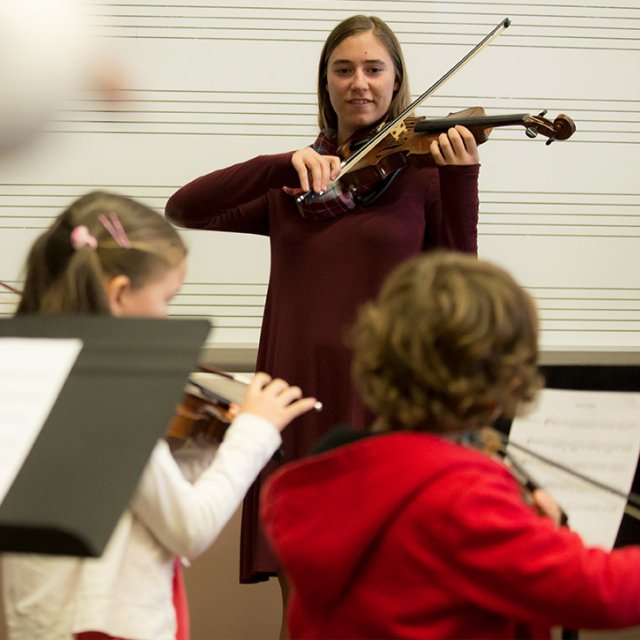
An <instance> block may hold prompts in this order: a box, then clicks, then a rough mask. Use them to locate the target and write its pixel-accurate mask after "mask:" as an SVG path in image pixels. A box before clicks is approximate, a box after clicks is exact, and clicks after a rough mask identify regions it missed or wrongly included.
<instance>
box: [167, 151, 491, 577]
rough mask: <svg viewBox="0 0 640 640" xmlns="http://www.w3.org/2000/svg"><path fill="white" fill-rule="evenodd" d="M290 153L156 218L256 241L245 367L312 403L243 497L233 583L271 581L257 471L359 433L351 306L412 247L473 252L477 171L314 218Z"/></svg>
mask: <svg viewBox="0 0 640 640" xmlns="http://www.w3.org/2000/svg"><path fill="white" fill-rule="evenodd" d="M291 156H292V153H285V154H278V155H270V156H259V157H257V158H254V159H252V160H249V161H247V162H243V163H240V164H237V165H234V166H231V167H228V168H226V169H221V170H219V171H215V172H213V173H210V174H208V175H205V176H202V177H200V178H198V179H196V180H194V181H193V182H191V183H189V184H187V185H186V186H184V187H182V188H181V189H180V190H179V191H177V192H176V193H175V194H174V195H173V196H172V197H171V198H170V200H169V202H168V203H167V207H166V214H167V217H168V218H169V219H170V220H171V221H172V222H174V223H176V224H178V225H180V226H184V227H188V228H191V229H206V230H211V231H231V232H239V233H254V234H260V235H268V236H269V238H270V243H271V272H270V276H269V287H268V291H267V299H266V305H265V310H264V318H263V323H262V332H261V336H260V345H259V348H258V358H257V362H256V370H258V371H266V372H267V373H269V374H270V375H271V376H277V377H281V378H284V379H285V380H286V381H287V382H289V383H290V384H297V385H299V386H300V387H301V388H302V390H303V392H304V394H305V395H309V396H311V395H313V396H315V397H317V398H318V399H319V400H320V401H321V402H322V403H323V405H324V408H323V410H322V411H321V412H319V413H315V412H313V413H309V414H306V415H304V416H302V417H300V418H298V419H297V420H295V421H294V422H293V423H292V424H291V425H290V426H289V427H287V429H285V430H284V432H283V447H282V451H283V455H282V457H281V459H280V460H278V461H274V462H272V463H271V464H270V465H268V467H267V468H266V469H265V470H264V471H263V473H262V474H261V476H260V478H258V480H257V481H256V482H255V484H254V485H253V487H252V488H251V490H250V491H249V493H248V494H247V497H246V499H245V502H244V509H243V515H242V539H241V568H240V581H241V582H256V581H259V580H263V579H266V578H268V577H269V576H271V575H274V574H275V573H276V570H277V564H276V561H275V558H274V556H273V554H272V552H271V550H270V548H269V545H268V543H267V542H266V540H265V538H264V537H263V534H262V530H261V526H260V521H259V508H258V498H259V492H260V486H261V484H262V482H263V480H264V477H265V475H266V474H270V473H272V472H273V471H274V470H275V468H276V467H277V466H278V465H279V464H281V463H284V462H289V461H291V460H293V459H297V458H300V457H302V456H305V455H306V454H307V453H308V452H309V450H310V449H311V448H312V447H313V445H314V444H315V443H316V442H317V440H318V439H319V438H320V437H321V436H322V435H324V434H325V433H326V431H327V430H328V429H330V428H331V427H332V426H334V425H336V424H338V423H349V424H352V425H354V426H357V427H364V426H366V425H367V423H368V421H369V416H368V414H367V412H366V410H365V409H364V407H363V405H362V403H361V401H360V399H359V397H358V394H357V392H356V391H355V389H354V387H353V385H352V381H351V373H350V364H351V356H350V351H349V349H348V347H347V344H346V341H345V338H346V334H347V330H348V329H349V327H350V326H351V324H352V322H353V320H354V319H355V316H356V312H357V309H358V307H359V306H360V305H361V304H362V303H363V302H365V301H366V300H369V299H370V298H372V297H373V296H375V295H376V293H377V291H378V288H379V286H380V284H381V283H382V281H383V280H384V278H385V277H386V276H387V274H389V272H390V271H391V270H392V269H393V268H394V267H395V266H396V265H398V264H399V263H400V262H402V261H403V260H405V259H406V258H409V257H410V256H414V255H416V254H418V253H420V252H421V251H425V250H429V249H433V248H435V247H447V248H451V249H456V250H460V251H466V252H469V253H476V251H477V221H478V173H479V165H472V166H448V167H440V168H436V167H424V168H420V169H418V168H412V169H408V170H406V171H405V172H404V173H402V174H401V175H400V176H398V177H397V179H395V180H394V181H393V182H392V184H391V185H390V187H389V188H388V189H387V190H386V191H385V192H384V194H383V195H382V196H381V197H380V198H379V199H378V200H376V201H375V202H374V203H373V204H372V205H371V206H370V207H367V208H364V209H361V208H358V209H355V210H353V211H349V212H347V213H345V214H343V215H340V216H338V217H334V218H330V219H326V220H321V221H314V220H308V219H305V218H303V217H302V216H301V215H300V213H299V211H298V208H297V205H296V203H295V199H294V198H293V197H291V196H290V195H288V194H286V193H285V192H284V191H283V190H282V187H283V186H289V187H295V186H297V185H298V184H299V181H298V177H297V173H296V172H295V170H294V169H293V167H292V166H291Z"/></svg>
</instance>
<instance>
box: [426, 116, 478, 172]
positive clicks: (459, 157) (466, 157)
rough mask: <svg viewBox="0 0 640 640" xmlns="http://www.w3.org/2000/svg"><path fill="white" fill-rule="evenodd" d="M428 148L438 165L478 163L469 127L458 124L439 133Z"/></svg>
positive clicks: (476, 146)
mask: <svg viewBox="0 0 640 640" xmlns="http://www.w3.org/2000/svg"><path fill="white" fill-rule="evenodd" d="M430 149H431V155H432V157H433V159H434V160H435V162H436V164H437V165H440V166H444V165H449V164H455V165H466V164H479V163H480V155H479V154H478V145H477V144H476V139H475V138H474V137H473V134H472V133H471V131H469V129H467V128H466V127H463V126H462V125H459V124H457V125H456V126H455V127H451V129H449V130H448V131H447V132H446V133H441V134H440V135H439V136H438V138H437V139H436V140H433V142H432V143H431V147H430Z"/></svg>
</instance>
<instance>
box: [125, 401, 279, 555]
mask: <svg viewBox="0 0 640 640" xmlns="http://www.w3.org/2000/svg"><path fill="white" fill-rule="evenodd" d="M280 443H281V438H280V434H279V432H278V431H277V429H276V428H275V427H274V426H273V425H272V424H271V423H269V422H268V421H266V420H264V419H262V418H260V417H258V416H255V415H252V414H241V415H239V416H238V417H237V418H236V419H235V420H234V422H233V424H232V425H231V426H230V427H229V429H228V430H227V433H226V435H225V438H224V440H223V442H222V444H221V445H220V447H219V448H218V451H217V453H216V455H215V458H214V459H213V462H212V463H211V465H209V467H208V468H207V469H206V470H205V471H204V472H203V473H202V474H201V475H200V477H199V478H198V479H197V480H196V481H195V482H194V483H193V484H191V483H190V482H189V481H188V480H187V479H186V478H185V477H184V476H183V474H182V472H181V471H180V469H179V467H178V465H177V464H176V462H175V461H174V460H173V458H172V456H171V452H170V451H169V447H168V445H167V444H166V443H165V442H159V443H158V445H157V446H156V448H155V449H154V451H153V453H152V456H151V459H150V461H149V464H148V465H147V468H146V469H145V472H144V474H143V476H142V479H141V481H140V485H139V487H138V490H137V492H136V495H135V497H134V499H133V502H132V505H131V506H132V511H133V512H134V514H135V515H136V516H137V517H138V518H140V520H141V521H142V522H144V523H145V525H146V526H147V527H148V528H149V530H150V531H151V532H152V533H153V535H154V536H155V537H156V538H157V539H158V540H159V541H160V543H161V544H162V545H163V546H164V547H165V548H167V549H168V550H169V551H171V552H172V553H173V554H176V555H182V556H186V557H189V558H193V557H195V556H198V555H199V554H201V553H202V552H204V551H205V550H206V549H207V548H208V547H209V545H210V544H211V543H212V542H213V541H214V540H215V539H216V538H217V536H218V535H219V533H220V532H221V531H222V529H223V527H224V526H225V525H226V524H227V522H228V521H229V519H230V518H231V516H232V515H233V513H234V512H235V510H236V509H237V508H238V506H239V505H240V502H241V501H242V499H243V498H244V495H245V493H246V492H247V490H248V488H249V486H250V485H251V483H252V482H253V481H254V480H255V478H256V476H257V475H258V473H259V472H260V470H261V469H262V468H263V466H264V465H265V464H266V463H267V462H268V461H269V459H270V458H271V456H272V455H273V453H274V452H275V451H276V449H277V448H278V446H279V445H280Z"/></svg>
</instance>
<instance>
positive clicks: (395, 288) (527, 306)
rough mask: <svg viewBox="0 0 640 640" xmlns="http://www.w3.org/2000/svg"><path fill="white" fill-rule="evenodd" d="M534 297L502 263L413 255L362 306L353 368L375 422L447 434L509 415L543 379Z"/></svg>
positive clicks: (440, 253) (451, 255)
mask: <svg viewBox="0 0 640 640" xmlns="http://www.w3.org/2000/svg"><path fill="white" fill-rule="evenodd" d="M537 336H538V322H537V313H536V309H535V305H534V303H533V300H532V299H531V297H530V296H529V295H528V294H527V293H526V292H525V291H524V290H523V289H522V288H521V287H520V286H519V285H518V284H517V283H516V282H515V280H513V278H512V277H511V276H510V275H509V274H508V273H506V272H505V271H504V270H502V269H500V268H499V267H497V266H495V265H493V264H490V263H488V262H485V261H483V260H478V259H477V258H475V257H472V256H469V255H465V254H459V253H455V252H444V251H436V252H431V253H427V254H422V255H420V256H418V257H416V258H413V259H410V260H409V261H407V262H405V263H403V264H402V265H401V266H400V267H398V268H397V269H396V270H395V271H394V272H393V273H392V274H391V275H390V277H389V278H388V279H387V281H386V282H385V284H384V285H383V287H382V290H381V292H380V294H379V296H378V298H377V300H375V301H374V302H371V303H369V304H368V305H366V306H365V307H363V309H362V310H361V312H360V315H359V318H358V321H357V322H356V324H355V326H354V329H353V332H352V336H351V337H352V346H353V347H354V351H355V355H354V363H353V371H354V375H355V379H356V384H357V385H358V387H359V389H360V391H361V393H362V396H363V399H364V401H365V404H366V405H367V406H368V407H369V408H370V409H371V410H372V411H373V412H374V413H375V414H376V415H377V416H378V417H379V420H378V423H379V424H381V425H382V427H381V428H382V429H391V430H393V429H416V430H428V431H439V432H442V431H451V430H460V429H467V428H475V427H480V426H485V425H487V424H489V423H490V422H492V421H493V420H495V418H496V417H497V415H498V414H502V415H504V416H506V417H513V416H514V415H515V413H516V409H517V407H518V406H519V405H521V403H527V402H529V401H531V400H532V399H533V398H534V397H535V395H536V393H537V391H538V389H539V388H540V387H541V386H542V377H541V375H540V373H539V371H538V366H537V359H538V347H537Z"/></svg>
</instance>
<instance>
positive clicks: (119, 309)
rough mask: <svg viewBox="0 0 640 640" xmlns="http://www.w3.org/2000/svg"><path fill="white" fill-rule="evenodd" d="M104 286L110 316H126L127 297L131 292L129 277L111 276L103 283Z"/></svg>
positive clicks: (122, 275)
mask: <svg viewBox="0 0 640 640" xmlns="http://www.w3.org/2000/svg"><path fill="white" fill-rule="evenodd" d="M104 286H105V291H106V294H107V300H108V302H109V309H110V310H111V315H114V316H124V315H126V303H127V295H128V294H129V292H130V291H131V280H129V277H128V276H125V275H124V274H120V275H117V276H113V277H112V278H108V279H107V280H106V281H105V285H104Z"/></svg>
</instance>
